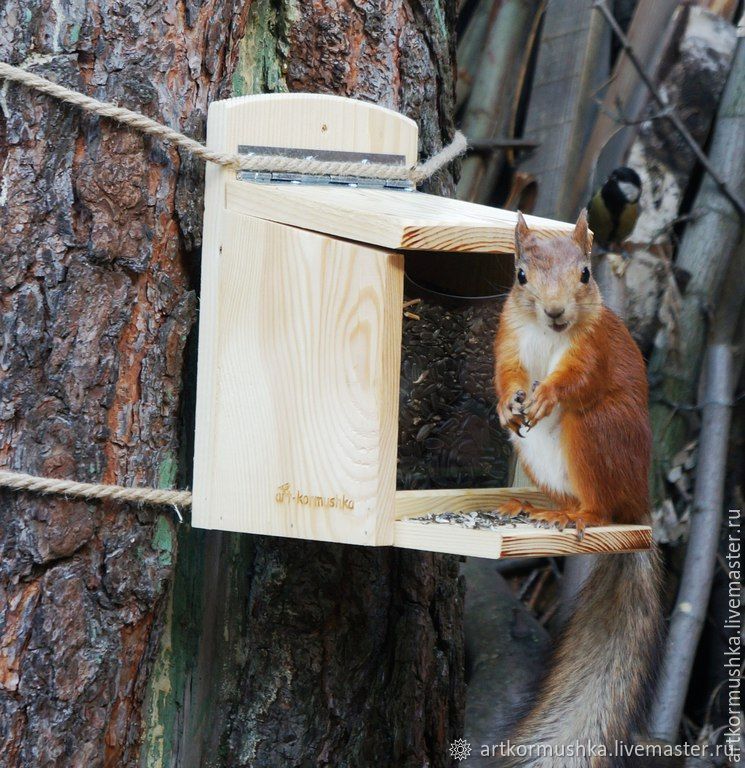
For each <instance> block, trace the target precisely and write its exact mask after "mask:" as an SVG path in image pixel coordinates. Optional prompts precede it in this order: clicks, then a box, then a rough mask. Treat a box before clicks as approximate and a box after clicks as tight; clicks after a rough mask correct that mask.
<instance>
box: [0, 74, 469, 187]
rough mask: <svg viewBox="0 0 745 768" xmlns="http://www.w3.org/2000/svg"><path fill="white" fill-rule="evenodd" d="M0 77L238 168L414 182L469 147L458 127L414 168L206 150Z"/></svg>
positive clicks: (139, 120) (44, 85)
mask: <svg viewBox="0 0 745 768" xmlns="http://www.w3.org/2000/svg"><path fill="white" fill-rule="evenodd" d="M0 78H4V79H5V80H10V81H12V82H14V83H20V84H21V85H24V86H26V87H27V88H32V89H33V90H35V91H39V92H40V93H45V94H47V96H52V97H53V98H55V99H59V100H60V101H65V102H67V103H68V104H74V105H75V106H76V107H79V108H80V109H82V110H84V111H85V112H90V113H92V114H94V115H99V116H100V117H107V118H109V119H110V120H116V121H117V122H119V123H122V124H123V125H128V126H129V127H130V128H136V129H137V130H138V131H140V132H141V133H146V134H148V135H150V136H157V137H158V138H160V139H164V140H165V141H169V142H171V143H172V144H175V145H176V146H177V147H180V148H181V149H183V150H185V151H186V152H189V153H191V154H192V155H196V156H197V157H200V158H202V160H207V161H209V162H211V163H217V165H223V166H227V167H229V168H236V169H239V170H242V171H264V172H283V173H305V174H313V175H334V176H358V177H360V178H365V179H388V180H401V179H408V180H410V181H412V182H413V183H414V184H420V183H421V182H423V181H425V180H426V179H428V178H429V177H430V176H433V175H434V174H435V173H436V172H437V171H439V170H440V169H442V168H444V167H445V166H446V165H448V164H449V163H451V162H452V161H453V160H455V159H456V158H458V157H460V156H461V155H462V154H464V153H465V151H466V149H467V148H468V142H467V140H466V137H465V136H464V135H463V134H462V133H461V132H460V131H456V133H455V136H454V138H453V141H452V142H451V143H450V144H448V145H447V146H446V147H443V149H441V150H440V151H439V152H438V153H437V154H435V155H432V157H430V158H429V160H427V161H426V162H424V163H420V164H418V165H415V166H414V167H413V168H405V167H404V166H401V165H387V164H384V163H351V162H338V161H326V160H312V159H303V158H296V157H285V156H282V155H239V154H234V153H230V152H215V151H214V150H211V149H208V148H207V147H206V146H205V145H204V144H201V143H200V142H198V141H195V140H194V139H190V138H189V137H188V136H186V135H185V134H183V133H180V132H179V131H175V130H173V128H169V127H168V126H167V125H163V124H162V123H159V122H157V120H153V119H151V118H149V117H147V116H145V115H143V114H141V113H139V112H134V111H132V110H131V109H125V108H124V107H118V106H117V105H116V104H112V103H110V102H108V101H99V100H98V99H94V98H91V97H90V96H86V95H85V94H83V93H80V92H79V91H74V90H72V89H70V88H66V87H65V86H63V85H59V84H58V83H54V82H52V81H51V80H47V79H46V78H44V77H39V75H35V74H33V73H32V72H27V71H26V70H25V69H21V68H20V67H14V66H13V65H12V64H7V63H6V62H2V61H0Z"/></svg>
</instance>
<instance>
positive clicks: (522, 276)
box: [517, 269, 528, 285]
mask: <svg viewBox="0 0 745 768" xmlns="http://www.w3.org/2000/svg"><path fill="white" fill-rule="evenodd" d="M517 282H518V283H520V285H525V283H527V282H528V278H527V277H526V275H525V270H524V269H518V270H517Z"/></svg>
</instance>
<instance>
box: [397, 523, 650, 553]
mask: <svg viewBox="0 0 745 768" xmlns="http://www.w3.org/2000/svg"><path fill="white" fill-rule="evenodd" d="M651 542H652V531H651V529H650V528H648V527H647V526H643V525H608V526H603V527H598V528H587V529H586V530H585V536H584V538H583V539H582V541H580V540H579V539H578V538H577V533H576V531H573V530H565V531H556V530H547V529H544V528H536V527H535V526H532V525H530V524H529V523H518V524H516V525H515V526H514V527H511V526H505V528H504V530H503V531H501V530H500V531H488V530H477V529H474V528H464V527H461V526H457V525H448V524H446V523H425V522H421V521H417V520H411V519H407V520H397V521H396V523H395V538H394V546H396V547H403V548H405V549H425V550H429V551H431V552H446V553H449V554H454V555H465V556H468V557H487V558H491V559H499V558H504V557H548V556H560V555H576V554H608V553H612V552H635V551H641V550H645V549H649V547H650V546H651Z"/></svg>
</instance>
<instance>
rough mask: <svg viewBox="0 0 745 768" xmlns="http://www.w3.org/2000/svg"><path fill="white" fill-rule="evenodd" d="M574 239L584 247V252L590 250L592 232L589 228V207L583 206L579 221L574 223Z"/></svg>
mask: <svg viewBox="0 0 745 768" xmlns="http://www.w3.org/2000/svg"><path fill="white" fill-rule="evenodd" d="M572 240H574V242H575V243H577V245H578V246H579V247H580V248H581V249H582V251H583V253H587V252H588V251H589V250H590V232H589V230H588V228H587V209H586V208H583V209H582V210H581V211H580V213H579V216H578V217H577V223H576V224H575V225H574V233H573V234H572Z"/></svg>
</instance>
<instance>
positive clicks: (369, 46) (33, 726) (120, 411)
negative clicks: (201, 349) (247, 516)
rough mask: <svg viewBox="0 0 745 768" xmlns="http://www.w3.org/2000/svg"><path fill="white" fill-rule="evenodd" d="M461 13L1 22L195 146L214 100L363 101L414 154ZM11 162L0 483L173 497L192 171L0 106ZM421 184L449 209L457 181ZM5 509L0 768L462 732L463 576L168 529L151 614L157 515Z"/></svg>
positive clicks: (64, 10)
mask: <svg viewBox="0 0 745 768" xmlns="http://www.w3.org/2000/svg"><path fill="white" fill-rule="evenodd" d="M453 16H454V8H453V5H452V4H447V5H446V6H445V7H443V6H442V5H441V4H440V3H420V2H418V0H398V1H397V2H395V1H394V2H390V3H387V4H385V5H383V4H380V3H375V2H372V1H370V2H357V3H355V4H347V3H342V2H333V0H327V1H326V2H324V3H315V4H310V3H304V4H294V3H290V2H279V3H278V2H274V3H270V2H269V0H254V2H253V3H250V4H249V3H248V2H246V3H241V2H239V0H234V1H233V2H231V1H230V0H211V1H208V2H203V3H199V2H196V0H195V1H193V2H188V1H187V2H186V3H184V4H181V3H176V2H173V0H167V2H164V3H161V4H155V5H148V4H146V3H144V2H138V0H132V1H131V2H129V3H127V4H126V5H124V6H121V5H119V4H117V3H113V2H109V0H96V1H93V0H92V1H91V2H88V3H83V2H71V3H65V4H59V3H51V4H41V3H40V4H35V3H34V4H32V5H30V6H29V5H26V4H21V3H18V2H11V3H8V4H6V6H5V8H4V9H3V10H2V11H0V19H1V20H2V21H1V23H0V29H1V30H2V32H1V33H0V58H2V59H3V60H6V61H10V62H11V63H14V64H19V65H22V66H25V67H28V68H29V69H31V70H33V71H35V72H38V73H39V74H43V75H45V76H48V77H50V79H53V80H56V81H59V82H62V83H64V84H65V85H68V86H71V87H73V88H76V89H79V90H82V91H84V92H86V93H90V94H92V95H94V96H96V97H99V98H103V99H106V100H110V101H117V102H119V103H121V104H123V105H126V106H129V107H131V108H133V109H137V110H140V111H142V112H144V113H146V114H148V115H150V116H152V117H155V118H156V119H159V120H161V121H163V122H166V123H168V124H170V125H172V126H174V127H176V128H179V129H181V130H184V131H186V132H187V133H190V134H191V135H194V136H195V137H198V138H203V134H204V124H205V117H206V110H207V106H208V104H209V102H210V101H211V100H212V99H214V98H222V97H226V96H229V95H237V94H239V93H250V92H260V91H281V90H292V91H316V92H332V93H337V94H341V95H346V96H354V97H357V98H362V99H366V100H370V101H375V102H377V103H380V104H383V105H385V106H389V107H392V108H395V109H399V110H400V111H402V112H404V113H406V114H407V115H409V116H411V117H412V118H414V119H416V120H417V121H418V122H419V125H420V130H421V151H422V154H423V155H429V154H430V153H432V152H433V151H436V150H437V149H438V148H440V147H441V146H442V145H443V144H444V143H446V142H447V141H448V140H449V138H450V136H451V134H452V130H453V125H452V111H453V46H452V42H453V41H452V37H451V30H452V29H453V24H454V19H453ZM0 166H1V167H2V168H3V171H2V180H1V184H0V222H2V224H1V225H0V226H1V227H2V231H1V237H0V248H1V249H2V254H1V256H0V275H2V277H1V278H0V301H2V312H3V324H2V331H3V335H2V339H3V341H2V351H1V356H0V360H1V361H2V364H1V366H0V370H1V371H2V373H0V377H1V378H0V393H1V394H2V400H1V401H0V402H1V403H2V407H1V409H0V451H1V455H2V465H3V466H5V467H8V468H11V469H16V470H22V471H27V472H32V473H36V474H44V475H52V476H57V477H66V478H75V479H80V480H89V481H101V480H102V481H104V482H117V483H122V484H125V485H127V484H147V485H161V486H171V485H173V484H174V483H175V480H176V478H177V471H178V473H179V476H180V478H181V481H186V480H188V476H189V466H190V461H191V459H190V454H189V448H188V445H187V446H186V447H185V448H181V447H180V446H179V439H178V435H179V402H180V397H181V388H182V355H183V349H184V344H185V341H186V338H187V335H188V333H189V330H190V328H191V326H192V324H193V321H194V318H195V306H196V302H195V296H194V291H193V288H194V286H195V285H196V283H197V282H198V248H199V241H200V234H199V233H200V231H201V210H202V194H201V190H202V170H203V169H202V168H201V165H200V164H199V163H197V162H195V161H193V160H192V159H191V158H187V157H180V156H179V154H178V153H177V152H176V151H174V150H173V149H171V148H169V147H167V146H163V145H161V144H160V143H158V142H155V141H151V140H150V139H146V138H143V137H142V136H140V135H139V134H138V133H136V132H134V131H128V130H124V129H122V128H120V127H118V126H115V125H112V124H110V123H107V122H106V121H102V120H97V119H95V118H90V117H84V116H81V115H80V113H78V112H77V111H76V110H75V109H73V108H71V107H67V106H64V105H61V104H59V103H57V102H55V101H53V100H51V99H49V98H46V97H42V96H39V95H35V94H32V93H29V92H27V91H25V90H23V89H21V88H18V87H16V86H5V85H3V86H2V91H0ZM431 188H432V189H433V190H434V191H439V192H444V193H451V192H452V189H453V181H452V177H451V176H450V174H449V173H447V172H443V173H441V174H440V175H439V179H437V180H435V182H434V183H433V184H432V185H431ZM188 370H189V371H190V373H189V375H190V376H193V366H188ZM188 389H189V388H187V390H188ZM191 394H192V393H191V392H188V391H187V395H189V396H191ZM190 408H191V406H190V404H189V403H188V398H187V402H186V403H185V404H184V414H185V417H186V418H185V423H186V424H187V425H189V424H190ZM190 429H191V427H190V426H187V428H186V429H185V430H184V436H185V437H186V438H187V440H186V441H185V442H188V439H190V434H189V433H190ZM258 449H260V447H257V450H258ZM179 464H181V466H180V467H179ZM2 502H3V503H2V509H1V510H0V541H1V542H2V551H1V554H2V559H1V560H0V590H2V597H3V600H2V603H1V604H0V766H3V768H5V766H7V767H8V768H10V767H11V766H35V767H36V766H39V767H41V766H78V765H80V766H86V767H90V766H99V765H111V766H130V765H135V764H137V763H138V761H139V760H140V752H142V755H141V760H142V764H143V765H179V766H182V765H183V766H189V765H204V766H206V765H220V766H228V765H229V766H273V765H278V766H279V765H282V766H286V765H298V766H300V765H334V766H343V765H349V766H354V765H375V764H382V765H396V766H407V765H411V766H414V765H416V766H421V765H430V766H444V765H448V764H449V762H450V760H449V757H448V751H447V745H448V742H449V740H450V739H452V738H454V737H455V736H456V735H460V731H461V729H462V709H463V677H462V675H463V659H462V640H461V631H460V627H461V612H462V600H463V596H462V586H461V584H460V582H459V580H458V575H457V574H458V568H457V562H456V560H455V559H454V558H449V557H443V556H435V555H429V554H419V553H410V552H401V553H399V552H394V551H390V550H370V549H364V548H355V547H347V546H334V545H327V544H320V543H315V542H302V541H291V542H290V541H283V540H279V539H268V538H261V537H249V536H237V535H228V534H219V533H209V534H208V533H205V532H199V531H192V530H191V529H190V528H189V527H188V526H182V527H181V528H180V530H179V536H178V539H179V552H180V554H179V561H178V564H177V569H178V577H177V581H176V584H175V587H174V589H173V591H172V592H171V598H170V599H167V596H168V594H169V583H170V581H171V577H172V574H173V569H174V556H175V554H176V545H175V536H174V530H173V524H172V518H171V515H170V513H169V512H167V511H165V512H164V513H163V514H159V512H158V511H157V510H151V509H147V510H144V509H137V508H135V507H132V506H129V505H123V504H115V503H101V504H93V503H90V504H89V503H81V502H72V501H67V500H64V499H56V500H50V499H42V498H38V497H34V496H32V495H28V494H16V493H10V492H3V493H2ZM164 627H165V631H164V632H163V631H162V630H163V628H164ZM161 637H162V640H161ZM159 644H160V647H159ZM145 699H147V701H146V706H145V704H143V701H144V700H145ZM143 742H144V748H143V749H142V750H141V745H142V744H143Z"/></svg>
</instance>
